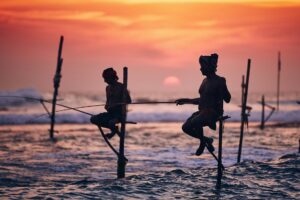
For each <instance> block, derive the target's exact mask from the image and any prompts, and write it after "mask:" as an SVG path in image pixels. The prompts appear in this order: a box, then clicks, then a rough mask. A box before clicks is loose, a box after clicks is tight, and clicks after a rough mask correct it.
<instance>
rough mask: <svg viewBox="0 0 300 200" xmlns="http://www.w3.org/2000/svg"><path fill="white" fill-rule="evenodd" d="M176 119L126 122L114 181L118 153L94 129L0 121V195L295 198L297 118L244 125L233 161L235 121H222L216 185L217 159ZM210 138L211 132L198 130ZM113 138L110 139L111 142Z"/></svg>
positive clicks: (299, 185)
mask: <svg viewBox="0 0 300 200" xmlns="http://www.w3.org/2000/svg"><path fill="white" fill-rule="evenodd" d="M180 127H181V123H177V122H176V123H170V122H169V123H164V122H160V123H152V122H148V123H139V124H137V125H128V126H127V134H126V139H125V143H126V145H125V154H126V157H127V158H128V160H129V162H128V164H127V166H126V178H124V179H117V178H116V176H117V173H116V171H117V158H116V156H115V155H114V154H113V153H112V152H111V150H110V149H109V148H108V147H107V146H106V144H105V143H104V141H103V138H101V135H100V133H99V131H98V130H97V128H96V127H94V126H93V125H88V124H60V125H57V126H56V130H57V131H58V132H57V133H55V137H56V138H57V142H55V143H53V142H50V140H49V133H48V129H49V126H48V125H3V126H0V141H1V142H0V163H1V165H0V197H1V199H95V198H97V199H299V197H300V181H299V180H300V168H299V164H300V155H299V153H297V152H298V145H299V144H298V142H299V141H298V140H299V136H300V135H299V129H300V128H299V124H298V125H295V124H294V126H289V127H286V126H275V125H274V126H269V127H267V128H266V129H264V130H260V129H259V128H258V127H257V126H255V125H253V126H250V127H249V128H248V129H247V131H245V136H244V143H243V144H244V146H243V152H242V162H241V163H240V164H236V159H237V150H238V140H239V124H238V123H234V122H228V123H226V124H225V129H224V136H223V139H224V140H223V164H224V165H225V168H226V169H225V171H224V175H223V179H222V189H221V190H216V189H215V184H216V175H217V167H216V166H217V163H216V161H215V160H214V159H213V158H212V156H211V155H210V154H208V152H207V150H205V152H204V154H203V155H201V156H199V157H198V156H195V155H194V152H195V150H196V149H197V147H198V141H197V140H195V139H193V138H191V137H189V136H187V135H185V134H183V133H182V132H181V130H180ZM205 134H206V135H207V136H211V137H213V138H214V139H215V140H214V145H215V147H217V145H218V138H217V133H216V132H215V131H211V130H209V129H207V128H205ZM118 141H119V140H118V136H115V137H114V138H113V139H112V140H111V142H112V144H113V145H114V146H115V147H118Z"/></svg>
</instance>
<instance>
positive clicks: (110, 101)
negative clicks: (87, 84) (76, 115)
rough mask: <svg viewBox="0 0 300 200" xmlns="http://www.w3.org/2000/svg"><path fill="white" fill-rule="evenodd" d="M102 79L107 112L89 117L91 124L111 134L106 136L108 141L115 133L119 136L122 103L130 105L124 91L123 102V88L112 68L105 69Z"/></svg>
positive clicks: (128, 97)
mask: <svg viewBox="0 0 300 200" xmlns="http://www.w3.org/2000/svg"><path fill="white" fill-rule="evenodd" d="M102 77H103V79H104V82H106V83H107V84H108V86H106V105H105V109H106V110H107V112H104V113H100V114H98V115H94V116H92V117H91V119H90V120H91V123H93V124H95V125H98V126H102V127H105V128H108V129H110V130H111V133H109V134H106V137H107V138H108V139H111V138H112V137H113V136H114V135H115V134H116V133H117V134H119V129H118V126H116V124H117V123H119V122H120V121H121V119H122V103H131V97H130V95H129V92H128V90H127V91H126V96H127V98H126V99H127V100H126V102H122V100H123V90H124V86H123V84H122V83H120V82H118V79H119V78H118V76H117V72H116V71H115V70H114V69H113V68H107V69H105V70H104V71H103V73H102Z"/></svg>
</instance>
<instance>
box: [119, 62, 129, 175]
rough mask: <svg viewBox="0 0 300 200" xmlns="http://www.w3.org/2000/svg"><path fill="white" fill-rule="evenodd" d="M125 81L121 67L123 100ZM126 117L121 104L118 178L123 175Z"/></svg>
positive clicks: (124, 100) (125, 87)
mask: <svg viewBox="0 0 300 200" xmlns="http://www.w3.org/2000/svg"><path fill="white" fill-rule="evenodd" d="M127 82H128V69H127V67H124V68H123V102H124V103H126V102H127ZM126 117H127V105H126V104H124V105H123V106H122V121H121V133H120V146H119V148H120V149H119V154H120V155H119V156H118V171H117V173H118V178H124V177H125V166H126V159H125V155H124V146H125V145H124V144H125V131H126Z"/></svg>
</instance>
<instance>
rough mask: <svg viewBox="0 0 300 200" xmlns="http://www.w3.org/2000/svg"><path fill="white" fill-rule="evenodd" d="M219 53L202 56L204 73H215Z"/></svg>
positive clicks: (201, 69) (200, 59)
mask: <svg viewBox="0 0 300 200" xmlns="http://www.w3.org/2000/svg"><path fill="white" fill-rule="evenodd" d="M218 57H219V56H218V54H216V53H214V54H211V55H210V56H200V57H199V63H200V66H201V68H200V71H201V72H202V74H203V75H208V74H211V73H215V72H216V71H217V63H218Z"/></svg>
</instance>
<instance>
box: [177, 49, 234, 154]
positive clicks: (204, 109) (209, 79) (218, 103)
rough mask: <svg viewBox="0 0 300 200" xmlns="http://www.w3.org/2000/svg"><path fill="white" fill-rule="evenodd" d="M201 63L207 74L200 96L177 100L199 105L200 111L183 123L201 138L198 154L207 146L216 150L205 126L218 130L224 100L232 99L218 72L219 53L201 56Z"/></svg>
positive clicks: (188, 132)
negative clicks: (217, 125) (204, 128)
mask: <svg viewBox="0 0 300 200" xmlns="http://www.w3.org/2000/svg"><path fill="white" fill-rule="evenodd" d="M199 63H200V66H201V68H200V71H201V72H202V75H204V76H206V78H205V79H204V80H203V82H202V84H201V86H200V88H199V94H200V98H195V99H187V98H182V99H177V100H176V101H175V102H176V103H177V105H183V104H195V105H198V111H197V112H195V113H193V114H192V115H191V116H190V117H189V118H188V119H187V120H186V122H185V123H184V124H183V125H182V130H183V131H184V132H185V133H187V134H188V135H190V136H192V137H195V138H198V139H200V145H199V148H198V149H197V151H196V155H197V156H200V155H201V154H202V153H203V151H204V148H205V146H207V149H208V150H209V151H210V152H213V151H214V146H213V145H212V143H213V139H212V138H209V137H205V136H204V133H203V127H204V126H208V127H209V128H211V129H213V130H216V122H217V120H218V118H219V117H220V116H222V115H223V112H224V111H223V100H224V101H225V102H226V103H229V102H230V99H231V95H230V93H229V91H228V88H227V85H226V79H225V78H223V77H220V76H218V75H217V74H216V71H217V63H218V54H211V55H210V56H200V58H199Z"/></svg>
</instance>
